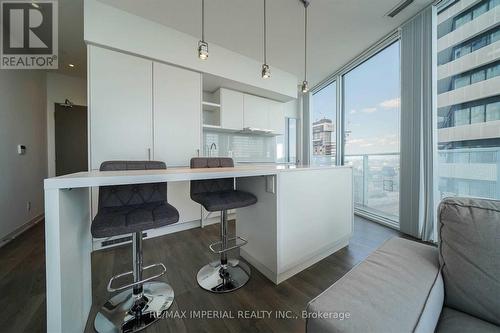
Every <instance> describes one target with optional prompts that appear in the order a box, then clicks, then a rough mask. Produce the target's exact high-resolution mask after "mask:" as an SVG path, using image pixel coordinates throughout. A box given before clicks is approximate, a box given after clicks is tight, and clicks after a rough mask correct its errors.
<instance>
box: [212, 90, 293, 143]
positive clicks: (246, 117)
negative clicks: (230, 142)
mask: <svg viewBox="0 0 500 333" xmlns="http://www.w3.org/2000/svg"><path fill="white" fill-rule="evenodd" d="M213 100H215V103H210V102H205V105H204V111H203V119H204V123H203V124H204V125H205V126H207V125H208V126H209V127H212V128H213V127H216V128H220V129H221V130H224V131H227V130H229V131H241V130H244V129H245V130H254V131H266V132H270V134H276V135H280V134H284V130H285V116H284V110H283V103H280V102H276V101H273V100H270V99H267V98H263V97H258V96H254V95H249V94H245V93H242V92H239V91H234V90H230V89H226V88H220V89H219V90H217V91H216V92H215V93H214V94H213ZM219 105H220V108H219V107H218V106H219Z"/></svg>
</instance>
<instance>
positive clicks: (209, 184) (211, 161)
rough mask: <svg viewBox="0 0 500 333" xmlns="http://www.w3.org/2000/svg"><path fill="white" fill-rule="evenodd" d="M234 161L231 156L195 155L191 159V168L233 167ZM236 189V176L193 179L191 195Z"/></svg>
mask: <svg viewBox="0 0 500 333" xmlns="http://www.w3.org/2000/svg"><path fill="white" fill-rule="evenodd" d="M232 167H234V162H233V159H232V158H229V157H193V158H192V159H191V168H192V169H196V168H232ZM228 190H234V178H222V179H207V180H192V181H191V189H190V192H191V196H193V194H199V193H207V192H220V191H228Z"/></svg>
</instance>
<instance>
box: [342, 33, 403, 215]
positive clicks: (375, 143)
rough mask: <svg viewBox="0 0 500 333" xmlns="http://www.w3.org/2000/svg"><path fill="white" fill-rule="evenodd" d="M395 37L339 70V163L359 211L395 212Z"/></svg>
mask: <svg viewBox="0 0 500 333" xmlns="http://www.w3.org/2000/svg"><path fill="white" fill-rule="evenodd" d="M399 47H400V43H399V41H396V42H394V43H392V44H391V45H389V46H387V47H385V48H384V49H382V50H381V51H380V52H378V53H377V54H375V55H374V56H372V57H371V58H369V59H368V60H366V61H364V62H363V63H362V64H360V65H358V66H357V67H355V68H354V69H352V70H350V71H349V72H347V73H346V74H345V75H343V114H344V126H345V131H344V163H345V164H349V165H352V166H353V168H354V202H355V205H356V208H357V209H359V210H360V211H363V212H366V213H369V214H373V215H376V216H380V217H382V218H385V219H389V220H391V221H394V222H397V221H398V216H399V137H400V136H399V134H400V133H399V128H400V91H401V88H400V87H401V84H400V52H399Z"/></svg>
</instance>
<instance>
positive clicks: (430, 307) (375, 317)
mask: <svg viewBox="0 0 500 333" xmlns="http://www.w3.org/2000/svg"><path fill="white" fill-rule="evenodd" d="M440 279H441V276H440V274H439V262H438V256H437V248H435V247H433V246H429V245H424V244H421V243H417V242H414V241H410V240H407V239H403V238H392V239H390V240H389V241H387V242H386V243H385V244H384V245H382V246H381V247H380V248H379V249H378V250H377V251H375V252H374V253H372V254H371V255H370V256H369V257H368V258H367V259H366V260H365V261H363V262H362V263H360V264H359V265H358V266H356V267H355V268H353V269H352V270H351V271H350V272H349V273H347V274H346V275H344V276H343V277H342V278H341V279H340V280H339V281H337V282H336V283H335V284H333V285H332V286H331V287H330V288H328V289H327V290H325V291H324V292H323V293H322V294H320V295H319V296H318V297H316V298H315V299H314V300H312V301H311V302H310V303H309V305H308V307H307V312H308V317H307V331H308V332H309V333H311V332H413V331H418V332H432V331H433V330H434V329H435V327H436V325H437V321H438V319H439V313H440V310H441V307H442V305H443V287H442V280H440ZM336 313H337V314H338V313H344V314H347V313H348V314H349V318H346V319H343V320H341V319H339V318H342V317H341V316H338V315H337V316H336V315H335V314H336ZM321 314H326V315H327V316H330V317H331V318H324V317H323V318H317V317H318V316H319V315H321ZM344 318H345V316H344Z"/></svg>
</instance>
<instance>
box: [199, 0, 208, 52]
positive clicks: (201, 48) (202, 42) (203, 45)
mask: <svg viewBox="0 0 500 333" xmlns="http://www.w3.org/2000/svg"><path fill="white" fill-rule="evenodd" d="M198 58H200V59H201V60H207V58H208V43H207V42H205V0H201V40H200V41H199V42H198Z"/></svg>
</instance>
